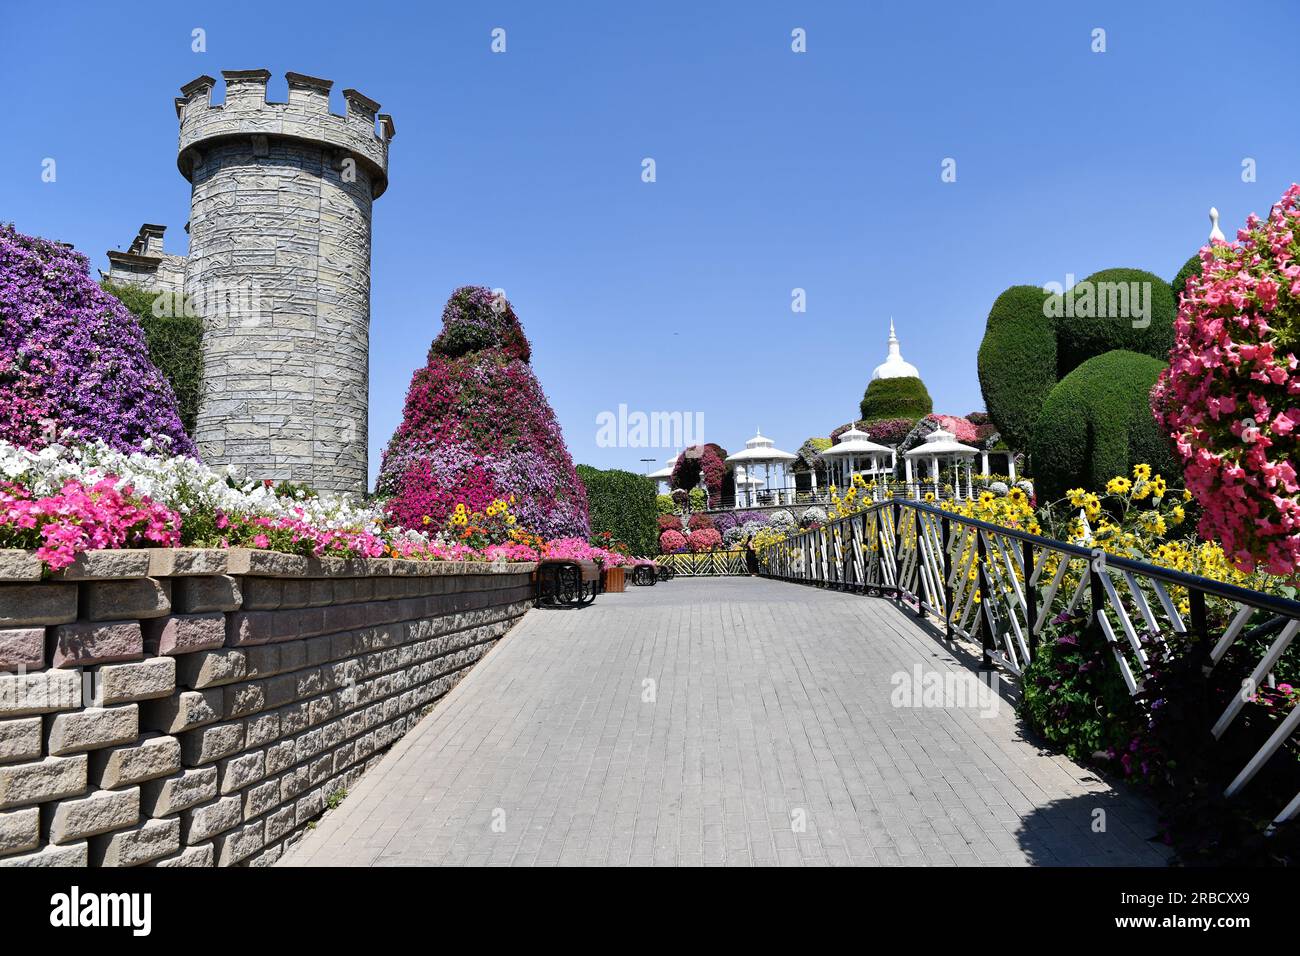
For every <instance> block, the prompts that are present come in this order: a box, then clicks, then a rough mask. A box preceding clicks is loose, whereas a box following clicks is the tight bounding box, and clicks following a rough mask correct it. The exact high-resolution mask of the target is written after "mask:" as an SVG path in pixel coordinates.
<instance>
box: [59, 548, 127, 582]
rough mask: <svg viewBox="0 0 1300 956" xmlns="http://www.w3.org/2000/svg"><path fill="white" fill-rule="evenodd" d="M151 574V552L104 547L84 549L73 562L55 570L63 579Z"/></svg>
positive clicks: (99, 578) (94, 578)
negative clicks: (100, 548)
mask: <svg viewBox="0 0 1300 956" xmlns="http://www.w3.org/2000/svg"><path fill="white" fill-rule="evenodd" d="M148 574H149V552H148V551H145V550H140V551H129V550H114V549H104V550H101V551H83V552H81V553H80V554H78V555H77V556H76V558H74V559H73V561H72V564H70V565H68V566H67V567H66V568H63V569H62V570H61V571H57V572H55V577H56V578H58V579H59V580H62V581H98V580H106V579H110V578H143V577H146V576H148Z"/></svg>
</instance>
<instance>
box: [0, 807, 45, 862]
mask: <svg viewBox="0 0 1300 956" xmlns="http://www.w3.org/2000/svg"><path fill="white" fill-rule="evenodd" d="M40 843H41V811H40V810H39V809H38V808H36V807H25V808H23V809H21V810H0V856H12V855H13V854H15V853H26V852H27V851H28V850H35V849H36V848H37V847H38V846H40Z"/></svg>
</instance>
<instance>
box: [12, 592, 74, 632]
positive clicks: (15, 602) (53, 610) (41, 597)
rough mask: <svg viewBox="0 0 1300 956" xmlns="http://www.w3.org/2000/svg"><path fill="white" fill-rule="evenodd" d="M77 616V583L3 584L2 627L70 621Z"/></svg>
mask: <svg viewBox="0 0 1300 956" xmlns="http://www.w3.org/2000/svg"><path fill="white" fill-rule="evenodd" d="M76 619H77V586H76V585H75V584H0V627H31V626H34V625H42V626H43V625H46V624H68V623H70V622H72V621H75V620H76Z"/></svg>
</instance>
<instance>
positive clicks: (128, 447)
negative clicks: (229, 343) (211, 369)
mask: <svg viewBox="0 0 1300 956" xmlns="http://www.w3.org/2000/svg"><path fill="white" fill-rule="evenodd" d="M67 431H71V432H72V433H73V434H74V435H76V436H78V437H82V438H102V439H103V440H104V441H105V442H106V443H108V444H109V445H111V446H113V447H114V448H117V449H119V450H121V451H135V450H138V449H140V448H141V446H142V445H143V443H144V442H145V441H146V440H147V439H154V438H159V437H163V438H166V439H168V440H169V442H170V444H169V445H168V449H169V451H171V452H172V453H174V454H181V455H194V454H195V449H194V445H193V443H192V442H191V441H190V438H189V436H188V435H186V434H185V429H184V427H182V425H181V420H180V416H179V415H178V414H177V408H176V396H175V395H174V394H173V392H172V388H171V385H170V384H169V383H168V381H167V379H166V377H164V376H163V374H162V373H161V372H160V371H158V369H157V368H156V367H155V366H154V365H153V363H152V362H151V361H150V360H149V350H148V347H147V345H146V344H145V338H144V333H143V331H141V329H140V324H139V322H138V321H136V318H135V316H134V315H132V314H131V312H130V311H128V310H127V308H126V306H124V305H123V304H122V303H121V302H120V301H118V299H117V298H116V297H115V296H112V295H110V294H108V293H107V292H105V291H103V290H102V289H100V287H99V286H98V285H97V284H96V283H95V282H94V280H92V279H91V278H90V274H89V266H88V263H87V261H86V257H85V256H83V255H81V254H80V253H78V252H75V251H73V250H72V249H71V248H69V247H68V246H65V245H62V244H61V243H56V242H50V241H48V240H45V239H38V238H34V237H32V236H25V235H23V234H21V233H19V232H17V231H15V230H14V228H13V227H12V226H6V225H0V438H4V439H6V440H8V441H10V442H11V443H13V444H15V445H21V446H23V447H26V448H38V447H42V446H44V445H46V444H49V443H50V442H51V441H52V440H54V438H55V437H56V436H59V435H60V434H62V433H65V432H67Z"/></svg>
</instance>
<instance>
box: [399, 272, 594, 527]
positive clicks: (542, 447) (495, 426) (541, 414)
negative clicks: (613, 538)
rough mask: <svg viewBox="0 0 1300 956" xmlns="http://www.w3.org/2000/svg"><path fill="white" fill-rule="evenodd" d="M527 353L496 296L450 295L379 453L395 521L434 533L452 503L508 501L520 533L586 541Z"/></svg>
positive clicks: (583, 499) (579, 497) (571, 473)
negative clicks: (511, 499)
mask: <svg viewBox="0 0 1300 956" xmlns="http://www.w3.org/2000/svg"><path fill="white" fill-rule="evenodd" d="M531 352H532V350H531V347H530V346H529V344H528V339H527V338H526V337H525V336H524V331H523V328H522V327H521V326H520V324H519V319H518V318H517V317H516V316H515V312H514V309H513V308H512V307H511V305H510V303H509V302H508V301H507V300H506V299H505V298H504V296H501V297H498V296H496V295H494V293H493V292H492V290H491V289H486V288H483V287H480V286H465V287H463V288H460V289H457V290H456V291H455V292H453V293H452V295H451V298H450V299H448V300H447V306H446V308H445V309H444V310H443V313H442V332H441V333H440V334H439V335H438V337H437V338H436V339H434V340H433V345H432V346H430V348H429V360H428V363H427V364H426V365H425V366H424V367H423V368H420V369H417V370H416V372H415V375H414V376H412V378H411V386H410V389H409V390H408V391H407V394H406V407H405V409H404V411H403V413H402V423H401V424H400V425H399V426H398V428H397V431H396V432H394V433H393V437H392V439H391V440H390V441H389V443H388V447H387V449H385V451H384V457H383V464H382V465H381V468H380V472H379V481H378V485H377V492H378V493H379V494H381V495H390V496H391V499H390V501H389V503H388V512H389V514H390V515H391V516H392V518H393V519H394V520H396V521H397V522H399V523H401V524H403V525H405V526H407V527H412V528H418V527H425V526H428V525H437V526H439V527H441V526H442V525H443V524H444V523H445V522H446V519H447V517H448V515H450V514H451V513H452V512H453V511H454V510H455V507H456V505H458V504H464V505H465V506H466V507H467V508H468V509H470V510H471V511H482V510H484V509H485V508H486V507H487V506H488V505H489V504H490V503H491V502H492V501H494V500H497V499H507V500H508V499H509V497H510V496H511V495H514V496H515V504H514V505H513V506H512V511H513V513H514V514H515V515H516V516H517V517H518V521H519V524H520V525H522V526H523V528H525V529H526V530H528V531H530V532H533V533H536V534H540V535H542V536H543V537H545V538H565V537H578V538H583V539H585V538H587V536H588V534H589V521H588V516H587V495H586V491H585V490H584V489H583V486H582V482H581V481H579V480H578V475H577V472H576V471H575V470H574V467H573V460H572V459H571V458H570V457H569V451H568V448H567V447H566V446H565V444H564V436H563V434H562V433H561V431H560V425H559V423H558V422H557V421H556V419H555V413H554V412H553V411H552V410H551V406H550V404H549V403H548V402H547V400H546V395H545V394H544V393H543V391H542V387H541V385H540V384H539V383H538V381H537V377H536V376H535V375H534V374H533V370H532V367H531V366H530V365H529V358H530V356H531ZM426 517H427V518H428V521H427V522H426V520H425V519H426Z"/></svg>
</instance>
